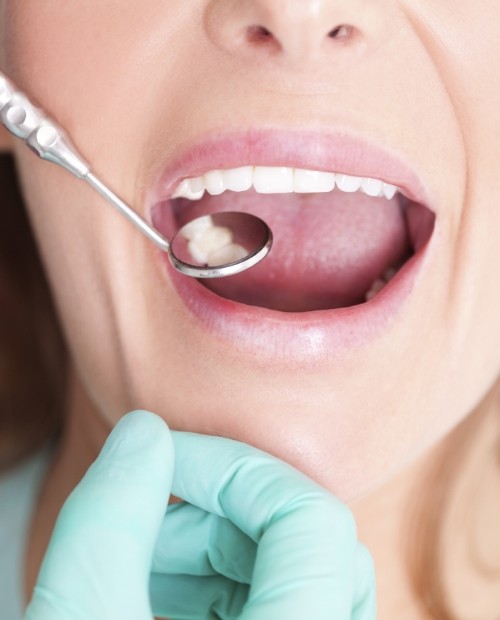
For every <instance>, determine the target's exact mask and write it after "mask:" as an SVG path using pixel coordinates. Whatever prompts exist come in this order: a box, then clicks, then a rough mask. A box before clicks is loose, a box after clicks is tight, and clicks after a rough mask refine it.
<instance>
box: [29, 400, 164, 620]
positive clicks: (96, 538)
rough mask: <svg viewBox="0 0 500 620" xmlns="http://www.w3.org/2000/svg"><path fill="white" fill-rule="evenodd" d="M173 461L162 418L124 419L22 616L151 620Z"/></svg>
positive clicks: (77, 494) (61, 529)
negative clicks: (153, 575) (152, 577)
mask: <svg viewBox="0 0 500 620" xmlns="http://www.w3.org/2000/svg"><path fill="white" fill-rule="evenodd" d="M173 463H174V450H173V444H172V438H171V435H170V432H169V430H168V427H167V425H166V424H165V422H164V421H163V420H162V419H161V418H160V417H158V416H156V415H154V414H151V413H148V412H144V411H140V412H134V413H130V414H128V415H126V416H124V417H123V418H122V419H121V420H120V422H119V423H118V424H117V425H116V427H115V428H114V429H113V431H112V432H111V434H110V436H109V437H108V439H107V441H106V443H105V445H104V447H103V449H102V451H101V453H100V455H99V457H98V458H97V460H96V461H95V462H94V463H93V464H92V465H91V467H90V468H89V469H88V471H87V473H86V474H85V476H84V478H83V479H82V481H81V482H80V484H78V486H77V487H76V488H75V489H74V491H73V492H72V493H71V495H70V496H69V498H68V499H67V501H66V503H65V504H64V506H63V508H62V510H61V512H60V515H59V517H58V519H57V522H56V526H55V529H54V533H53V535H52V538H51V541H50V544H49V548H48V550H47V553H46V554H45V557H44V561H43V564H42V567H41V572H40V575H39V579H38V582H37V585H36V588H35V592H34V597H33V600H32V602H31V604H30V606H29V608H28V610H27V613H26V616H25V620H80V619H81V620H89V618H93V619H95V620H108V619H109V620H115V619H116V618H120V619H121V620H124V619H128V618H129V619H130V620H132V619H133V620H151V609H150V603H149V598H148V580H149V573H150V567H151V561H152V557H153V551H154V547H155V543H156V538H157V536H158V532H159V530H160V526H161V523H162V520H163V516H164V514H165V510H166V505H167V501H168V497H169V494H170V486H171V479H172V472H173Z"/></svg>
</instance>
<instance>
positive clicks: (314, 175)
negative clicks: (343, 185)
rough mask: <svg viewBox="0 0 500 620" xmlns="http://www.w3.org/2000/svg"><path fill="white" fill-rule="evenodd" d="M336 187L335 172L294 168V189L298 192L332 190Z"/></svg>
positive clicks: (307, 192)
mask: <svg viewBox="0 0 500 620" xmlns="http://www.w3.org/2000/svg"><path fill="white" fill-rule="evenodd" d="M334 188H335V174H334V173H333V172H318V171H317V170H301V169H299V168H296V169H295V170H294V184H293V189H294V191H295V192H296V193H298V194H314V193H322V192H325V193H326V192H331V191H332V190H333V189H334Z"/></svg>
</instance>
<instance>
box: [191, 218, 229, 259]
mask: <svg viewBox="0 0 500 620" xmlns="http://www.w3.org/2000/svg"><path fill="white" fill-rule="evenodd" d="M232 241H233V233H232V232H231V231H230V230H229V228H224V227H222V226H213V225H212V226H208V227H207V228H205V230H203V231H200V233H199V234H197V235H196V236H195V237H194V238H192V239H191V240H190V241H189V244H188V249H189V251H190V253H191V256H192V257H193V259H194V260H195V261H196V262H197V263H203V264H208V258H209V256H210V255H211V254H213V253H214V252H217V251H219V250H221V249H223V248H225V247H227V246H229V245H231V244H232Z"/></svg>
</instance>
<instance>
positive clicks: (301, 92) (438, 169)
mask: <svg viewBox="0 0 500 620" xmlns="http://www.w3.org/2000/svg"><path fill="white" fill-rule="evenodd" d="M0 6H1V7H2V11H3V12H2V27H3V32H2V33H1V54H2V56H1V67H2V69H3V70H4V71H5V72H6V73H7V74H8V75H9V76H11V77H12V79H14V80H15V81H16V82H17V83H18V85H19V86H20V87H21V88H23V89H24V90H25V91H26V92H29V93H30V94H32V95H33V96H35V97H36V99H37V100H38V101H39V102H40V104H41V105H42V106H43V107H44V108H45V109H47V110H49V111H50V113H51V114H52V115H53V116H54V117H55V118H57V119H58V121H59V122H60V123H61V124H62V125H63V126H64V127H65V128H66V129H67V130H68V132H69V133H70V134H71V136H72V137H73V140H74V142H75V143H76V144H78V147H79V150H80V151H81V152H82V153H84V154H85V156H86V158H87V159H88V160H89V161H90V162H92V165H93V168H94V169H95V170H96V171H98V172H99V174H100V176H101V177H102V178H104V179H106V181H107V182H108V183H109V185H110V186H111V187H113V188H115V189H116V190H117V191H118V192H119V193H120V195H121V196H122V197H123V198H124V199H125V200H127V201H128V202H129V204H132V205H134V206H135V208H136V210H137V211H138V212H140V213H141V214H142V215H144V216H145V217H147V216H148V214H147V213H146V207H145V198H146V195H147V192H148V189H149V188H150V187H151V184H152V183H153V182H154V180H155V179H156V178H157V176H158V174H159V173H160V171H161V170H162V168H163V167H164V166H165V165H166V164H167V163H169V162H170V161H172V160H173V158H174V157H175V156H176V155H177V154H178V152H179V150H181V149H182V148H184V147H185V145H186V144H188V143H190V142H191V141H193V140H195V139H197V138H199V137H200V136H202V135H206V134H208V133H209V132H217V131H220V130H231V129H236V128H241V127H244V128H282V129H291V130H294V129H297V128H299V129H303V128H311V129H318V130H323V129H325V130H326V129H328V130H330V129H332V128H348V129H350V128H352V129H355V130H357V131H360V132H362V133H364V134H365V135H368V136H370V137H372V138H373V139H375V140H377V141H378V142H380V143H381V144H385V145H387V146H389V147H390V148H394V149H397V150H398V151H399V152H401V153H403V154H404V155H405V156H406V157H407V158H408V159H409V160H410V161H411V162H412V164H413V165H414V167H415V168H416V170H417V171H418V172H419V173H420V175H421V176H422V178H424V179H425V182H426V183H427V184H428V186H429V188H430V190H431V193H432V195H433V196H434V197H435V205H434V206H435V209H436V212H437V214H438V215H437V222H436V232H435V239H434V245H433V248H432V252H431V254H430V262H431V264H430V265H429V266H428V267H427V268H426V269H425V271H424V272H423V275H422V277H421V279H420V280H419V282H418V284H417V287H416V290H415V291H414V293H412V296H411V297H410V301H409V304H408V307H407V308H406V309H405V310H404V313H403V315H402V318H401V319H399V320H398V321H397V322H396V323H395V328H394V329H392V330H389V331H386V332H384V333H382V335H381V336H380V337H379V338H376V339H374V340H373V341H372V342H371V343H369V344H368V345H366V346H363V345H361V346H359V347H358V348H356V349H355V350H352V351H349V352H346V353H345V354H343V353H342V352H340V353H339V352H336V351H332V354H331V356H329V357H327V359H321V361H320V362H316V361H314V360H313V361H312V362H311V356H310V355H309V353H310V352H309V351H304V360H305V361H304V363H301V361H300V360H298V361H297V360H295V362H296V363H294V364H289V363H287V362H286V361H285V360H283V359H278V358H276V359H275V358H274V357H273V356H272V355H269V356H266V355H263V356H261V355H259V354H258V353H257V352H256V353H254V354H252V353H251V352H249V351H245V352H242V351H241V350H238V349H236V348H235V347H232V346H230V345H229V344H228V343H227V342H225V341H224V340H223V339H219V338H216V337H215V336H214V335H213V334H211V333H209V332H208V331H207V330H205V329H204V328H203V326H202V325H201V324H199V323H198V322H197V321H196V320H195V319H194V318H193V317H192V315H191V314H190V313H189V311H188V310H187V309H186V307H185V305H184V304H183V302H182V301H181V300H180V298H179V296H178V294H177V292H176V291H175V289H174V287H173V285H172V284H171V282H170V280H169V279H168V277H166V276H165V273H164V270H162V268H161V265H160V263H159V261H158V257H157V250H156V249H155V248H154V247H153V246H151V245H150V243H149V242H148V241H146V240H145V239H144V238H143V237H142V236H140V235H139V234H138V233H137V232H136V231H135V230H134V229H133V228H132V227H131V226H130V225H129V224H128V223H127V222H126V221H124V220H122V219H121V218H120V217H119V216H117V215H116V213H115V212H114V211H113V210H112V209H111V208H109V207H108V206H106V205H105V204H104V203H103V202H102V200H101V199H100V198H99V197H98V196H97V195H96V194H94V193H93V192H92V191H91V190H90V189H89V188H88V187H86V186H85V185H84V184H83V183H80V182H78V181H77V180H75V179H74V178H72V177H71V176H69V175H68V174H67V173H65V172H63V171H62V170H59V169H57V168H56V167H54V166H51V165H49V164H47V163H45V162H41V161H39V160H37V159H36V158H35V157H34V156H33V155H32V154H31V153H29V151H28V150H27V149H25V148H24V147H23V146H22V145H17V144H16V145H15V152H16V158H17V161H18V165H19V169H20V173H21V178H22V183H23V187H24V191H25V198H26V202H27V206H28V209H29V212H30V216H31V219H32V221H33V225H34V228H35V232H36V235H37V238H38V240H39V243H40V247H41V251H42V254H43V258H44V261H45V263H46V267H47V271H48V274H49V277H50V279H51V282H52V285H53V289H54V295H55V298H56V301H57V304H58V308H59V311H60V315H61V319H62V322H63V325H64V329H65V333H66V336H67V340H68V343H69V346H70V348H71V353H72V357H73V361H74V365H75V367H76V374H77V376H78V379H79V381H81V383H82V385H83V392H85V394H86V398H88V399H89V401H90V405H89V406H91V407H92V409H93V411H94V413H95V414H96V416H97V417H98V418H99V420H100V421H102V425H103V426H104V427H107V428H109V427H110V426H111V425H112V424H114V423H115V422H116V421H117V420H118V419H119V417H120V416H122V415H123V414H124V413H125V412H127V411H129V410H132V409H135V408H143V409H149V410H151V411H154V412H156V413H158V414H160V415H162V416H163V417H164V418H165V420H167V422H168V423H169V425H170V426H171V427H172V428H175V429H180V430H189V431H196V432H201V433H209V434H219V435H224V436H227V437H232V438H235V439H238V440H241V441H244V442H247V443H251V444H253V445H256V446H258V447H259V448H261V449H263V450H266V451H268V452H270V453H273V454H275V455H276V456H278V457H280V458H282V459H284V460H286V461H288V462H290V463H291V464H293V465H295V466H296V467H298V468H299V469H301V470H303V471H304V472H306V473H307V474H309V475H310V476H311V477H313V478H315V479H316V480H318V481H319V482H320V483H321V484H323V485H325V486H326V487H328V488H329V489H330V490H331V491H332V492H334V493H335V494H336V495H338V496H339V497H340V498H341V499H343V500H344V501H346V502H350V503H355V502H356V501H358V500H359V499H360V498H361V497H363V496H368V495H370V493H373V492H374V491H375V490H376V489H377V488H378V487H380V486H381V485H383V484H385V483H387V482H389V481H390V480H391V479H392V478H393V477H394V476H396V475H397V474H401V473H402V472H404V471H405V470H406V468H408V467H409V466H410V465H411V464H412V463H414V462H416V459H418V458H419V457H421V456H422V455H424V454H425V452H426V450H428V449H429V448H431V447H432V446H436V445H437V444H438V442H439V441H440V440H441V439H442V437H443V436H444V435H445V434H446V433H447V432H448V431H449V430H450V429H452V428H453V427H454V426H456V425H457V424H458V422H459V421H461V420H462V419H463V418H464V417H465V416H466V415H468V414H469V413H470V412H471V411H472V410H473V408H474V407H475V406H477V405H478V403H479V402H480V401H481V399H482V398H483V397H484V395H485V393H486V392H487V390H488V389H489V388H490V387H491V385H492V384H493V383H494V382H495V380H496V378H497V376H498V372H499V367H500V322H499V321H498V316H500V289H499V287H498V269H497V267H496V265H498V264H499V263H500V245H499V244H498V231H499V230H500V209H499V208H498V204H500V186H499V184H498V168H499V166H500V156H499V155H498V136H499V135H500V111H499V106H498V99H499V96H500V73H499V72H498V69H497V66H496V65H497V63H496V62H493V60H492V59H495V58H499V57H500V40H499V38H498V36H497V30H498V29H497V24H498V20H499V19H500V7H499V5H498V2H497V0H484V1H483V2H482V3H481V11H478V10H477V5H476V3H474V2H472V1H471V0H453V1H450V0H419V1H418V2H415V1H414V0H413V1H410V0H408V1H406V0H398V1H397V2H389V1H385V0H374V1H373V2H366V1H365V2H363V1H362V0H356V1H353V0H339V1H337V2H328V1H326V0H325V1H324V2H323V1H318V0H316V1H314V2H313V1H312V0H311V1H306V0H296V1H293V0H288V1H285V0H281V1H280V0H253V1H251V0H249V1H247V2H238V1H237V0H211V1H209V0H189V1H186V0H170V1H169V2H168V3H165V2H163V1H160V0H147V1H144V0H140V1H139V0H129V2H127V7H126V9H124V8H123V2H122V0H106V2H104V3H103V2H98V1H97V0H86V1H85V2H84V3H77V4H73V3H63V4H61V2H60V1H58V0H45V1H44V2H43V3H40V2H39V1H38V0H23V2H18V1H14V0H12V1H8V0H6V1H4V2H3V3H1V4H0ZM253 24H259V25H262V26H264V27H265V28H267V30H269V31H270V32H271V33H273V35H274V37H275V39H274V42H272V43H271V44H270V45H267V46H266V45H265V46H260V47H259V46H255V45H253V44H251V43H249V42H248V41H246V40H245V39H244V38H243V37H242V36H241V33H242V32H244V29H245V28H247V27H248V26H251V25H253ZM340 24H349V25H351V26H353V28H354V32H355V36H353V37H352V38H350V39H348V40H347V41H346V42H344V43H341V42H339V41H334V40H332V39H328V38H327V34H328V32H330V31H331V30H333V29H334V28H335V27H337V26H338V25H340ZM490 59H491V62H490ZM248 163H249V164H251V163H252V162H248ZM193 386H196V389H193Z"/></svg>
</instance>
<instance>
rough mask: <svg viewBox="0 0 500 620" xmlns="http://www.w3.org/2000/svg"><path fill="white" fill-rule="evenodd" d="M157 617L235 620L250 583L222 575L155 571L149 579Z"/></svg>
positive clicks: (172, 619)
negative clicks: (176, 573)
mask: <svg viewBox="0 0 500 620" xmlns="http://www.w3.org/2000/svg"><path fill="white" fill-rule="evenodd" d="M149 593H150V599H151V606H152V608H153V613H154V615H155V617H158V618H169V619H170V620H200V619H201V618H203V620H212V619H213V620H219V619H220V620H233V619H235V618H238V617H239V615H240V613H241V610H242V609H243V606H244V604H245V601H246V600H247V598H248V586H247V585H245V584H242V583H238V582H236V581H232V580H231V579H226V578H225V577H222V576H221V575H215V576H214V575H212V576H208V577H192V576H190V575H159V574H152V575H151V579H150V582H149Z"/></svg>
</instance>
